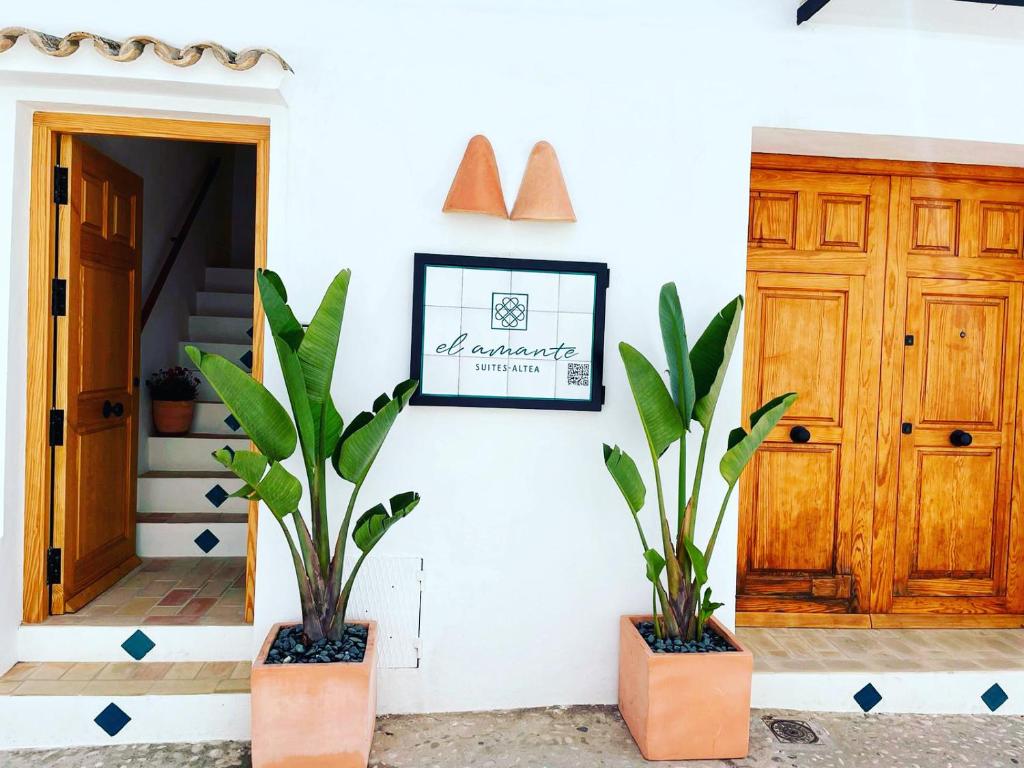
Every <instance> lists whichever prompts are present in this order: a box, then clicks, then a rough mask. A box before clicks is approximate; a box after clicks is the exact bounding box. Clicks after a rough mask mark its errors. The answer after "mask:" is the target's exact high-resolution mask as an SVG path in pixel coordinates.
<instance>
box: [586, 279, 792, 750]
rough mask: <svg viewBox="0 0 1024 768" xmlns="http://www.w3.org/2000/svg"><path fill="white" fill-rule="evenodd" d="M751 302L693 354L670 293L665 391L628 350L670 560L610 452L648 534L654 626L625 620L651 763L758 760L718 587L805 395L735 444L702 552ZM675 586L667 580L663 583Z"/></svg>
mask: <svg viewBox="0 0 1024 768" xmlns="http://www.w3.org/2000/svg"><path fill="white" fill-rule="evenodd" d="M742 309H743V299H742V297H739V296H737V297H736V298H735V299H733V300H732V301H731V302H729V304H727V305H726V306H725V308H723V309H722V311H721V312H719V313H718V314H717V315H716V316H715V317H714V318H713V319H712V321H711V323H710V325H709V326H708V327H707V329H706V330H705V331H704V333H703V334H702V335H701V336H700V338H699V339H698V340H697V343H696V344H694V345H693V348H692V349H690V347H689V344H688V342H687V338H686V329H685V325H684V322H683V313H682V309H681V307H680V304H679V294H678V292H677V291H676V286H675V284H673V283H669V284H667V285H665V286H663V287H662V289H661V296H660V302H659V318H660V321H661V334H662V341H663V344H664V348H665V356H666V358H667V362H668V374H669V375H668V378H669V382H668V385H667V386H666V383H665V381H664V379H663V377H662V375H661V373H659V371H658V369H657V368H656V367H655V366H654V365H652V364H651V362H650V361H649V360H648V359H647V358H646V357H644V356H643V355H642V354H641V353H640V352H638V351H637V350H636V349H634V348H633V347H631V346H630V345H629V344H626V343H625V342H622V343H621V344H619V353H620V355H621V356H622V361H623V363H624V365H625V368H626V376H627V378H628V379H629V386H630V389H631V390H632V393H633V399H634V400H635V402H636V407H637V410H638V411H639V414H640V422H641V425H642V426H643V431H644V436H645V437H646V440H647V448H648V451H649V453H650V456H651V463H652V465H653V475H654V482H655V486H656V488H657V505H658V515H659V517H658V522H659V530H658V535H659V536H660V545H661V548H660V551H659V549H657V548H655V547H654V546H651V545H650V544H649V543H648V538H647V535H646V534H645V533H644V529H643V526H642V524H641V522H640V517H639V513H640V510H641V509H642V508H643V506H644V502H645V500H646V496H647V489H646V486H645V485H644V481H643V479H642V478H641V476H640V472H639V470H638V469H637V465H636V463H635V462H634V461H633V459H632V458H630V456H629V455H628V454H627V453H625V452H624V451H623V450H622V449H620V448H619V447H618V446H615V447H614V448H611V447H609V446H608V445H605V446H604V461H605V466H606V467H607V469H608V472H609V473H610V474H611V476H612V478H613V479H614V480H615V483H616V484H617V485H618V487H619V490H620V491H621V492H622V495H623V497H624V498H625V500H626V505H627V506H628V507H629V511H630V513H631V515H632V517H633V521H634V523H635V524H636V529H637V531H638V532H639V534H640V545H641V547H642V552H643V557H644V560H645V562H646V572H647V578H648V580H649V581H650V582H651V585H652V615H651V616H623V617H622V618H621V619H620V622H619V643H620V644H619V710H620V711H621V713H622V717H623V719H624V720H625V721H626V724H627V725H628V726H629V730H630V732H631V733H632V734H633V738H634V739H635V740H636V743H637V745H638V746H639V747H640V751H641V752H642V753H643V756H644V757H645V758H646V759H648V760H688V759H704V760H711V759H730V758H742V757H745V756H746V755H747V750H748V743H749V717H750V684H751V677H752V673H753V657H752V656H751V654H750V652H749V651H747V650H746V649H744V648H743V646H742V645H741V644H740V642H739V641H738V640H737V639H736V637H735V636H734V635H733V634H732V633H731V632H730V631H729V630H728V629H726V628H725V627H724V626H723V625H722V624H720V623H719V622H718V621H716V620H715V618H714V616H713V614H714V612H715V610H716V609H717V608H719V607H721V605H722V604H721V603H716V602H714V601H713V600H712V596H711V594H712V593H711V588H710V587H709V586H706V585H707V581H708V563H709V561H710V560H711V556H712V554H713V552H714V549H715V542H716V540H717V539H718V534H719V531H720V530H721V527H722V521H723V519H724V517H725V513H726V511H727V510H728V507H729V499H730V497H731V496H732V492H733V490H734V489H735V487H736V484H737V482H738V481H739V477H740V474H741V473H742V471H743V469H744V467H746V465H747V463H748V462H749V461H750V460H751V458H752V457H753V456H754V453H755V451H756V450H757V448H758V446H760V445H761V443H762V442H763V441H764V439H765V438H766V437H767V436H768V433H769V432H771V430H772V429H773V428H774V427H775V425H776V424H777V423H778V422H779V420H780V419H781V418H782V417H783V415H784V414H785V413H786V411H787V410H788V409H789V407H790V406H791V405H792V404H793V402H794V401H795V400H796V394H794V393H789V394H785V395H782V396H780V397H776V398H775V399H773V400H770V401H769V402H767V403H765V404H764V405H763V406H761V407H760V408H759V409H757V410H756V411H755V412H754V413H753V414H751V416H750V425H749V428H744V427H737V428H736V429H734V430H732V432H730V433H729V439H728V447H727V450H726V452H725V455H724V456H723V457H722V459H721V461H720V462H719V465H718V469H719V473H720V474H721V476H722V478H723V479H724V480H725V484H726V490H725V495H724V498H723V500H722V502H721V505H720V506H719V508H718V515H717V517H716V518H715V522H714V527H713V528H712V531H711V534H710V538H709V540H708V542H707V543H706V545H705V546H703V547H699V546H697V544H696V542H695V541H694V534H695V531H696V522H697V515H698V511H699V509H700V506H699V503H700V501H701V500H702V499H701V495H700V493H701V484H702V479H703V476H704V464H705V458H706V454H707V447H708V438H709V435H710V431H711V423H712V419H713V417H714V415H715V408H716V406H717V404H718V397H719V394H720V393H721V390H722V382H723V380H724V378H725V372H726V370H727V368H728V366H729V360H730V357H731V356H732V351H733V346H734V344H735V341H736V334H737V332H738V331H739V323H740V315H741V312H742ZM694 422H696V423H697V424H698V425H699V426H700V428H701V430H702V433H701V441H700V449H699V452H698V454H697V457H696V464H695V467H694V476H693V483H692V486H691V487H690V489H689V494H688V493H687V480H688V473H687V466H686V448H687V446H686V435H687V433H688V432H689V431H690V428H691V426H692V425H693V424H694ZM674 443H678V444H679V445H678V457H679V461H678V493H677V496H676V499H675V502H676V504H675V509H674V510H673V512H674V513H675V514H674V515H673V517H674V518H675V524H676V532H675V535H674V536H673V533H672V529H671V526H670V524H669V509H668V506H669V504H670V503H671V501H672V500H671V499H669V500H668V501H667V500H666V498H665V492H664V486H663V483H662V476H661V459H662V457H663V456H664V455H665V453H666V452H667V451H668V449H669V448H670V447H671V446H672V445H673V444H674ZM663 577H664V580H663Z"/></svg>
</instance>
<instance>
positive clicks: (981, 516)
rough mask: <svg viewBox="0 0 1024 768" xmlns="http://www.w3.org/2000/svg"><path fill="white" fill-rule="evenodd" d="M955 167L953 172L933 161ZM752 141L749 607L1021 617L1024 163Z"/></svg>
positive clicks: (799, 621) (743, 562)
mask: <svg viewBox="0 0 1024 768" xmlns="http://www.w3.org/2000/svg"><path fill="white" fill-rule="evenodd" d="M939 171H941V172H939ZM1011 174H1012V172H1010V171H1006V170H1003V169H985V168H966V167H961V168H952V167H942V168H941V169H937V168H935V167H934V166H933V167H926V166H922V165H916V164H910V163H901V164H894V165H892V166H891V168H890V167H887V166H886V164H883V163H873V162H870V161H865V162H858V161H831V162H830V161H826V160H822V159H807V158H787V157H780V156H755V158H754V164H753V170H752V174H751V198H750V219H749V232H748V245H749V250H748V276H747V291H746V292H747V315H746V329H745V334H746V335H745V339H746V340H745V352H744V410H745V412H747V413H749V412H751V411H752V410H754V408H756V407H757V406H758V405H759V404H760V403H761V402H764V401H765V400H767V399H769V398H770V397H773V396H775V395H776V394H779V393H781V392H787V391H795V392H797V393H798V395H799V397H798V400H797V402H796V404H795V405H794V407H793V408H792V409H791V411H790V412H789V413H788V414H787V417H786V419H784V420H783V421H782V422H781V423H780V424H779V426H778V427H777V428H776V429H775V430H774V431H773V432H772V434H771V435H770V437H769V439H768V440H767V441H766V442H765V444H764V446H763V447H762V448H761V450H760V451H759V452H758V454H757V455H756V457H755V459H754V461H753V462H752V465H751V467H750V469H749V471H748V473H747V475H746V477H745V478H744V480H743V481H742V483H741V513H740V536H739V567H738V571H739V572H738V606H737V607H738V610H739V611H740V617H739V621H740V623H747V624H769V625H770V624H774V625H789V626H794V625H804V626H807V625H825V626H828V625H832V626H835V625H845V626H869V625H874V626H886V625H902V626H913V625H922V626H926V625H943V624H945V625H951V626H952V625H963V624H969V623H975V624H986V623H989V624H999V625H1006V624H1015V623H1017V624H1020V623H1022V622H1021V621H1019V620H1020V619H1021V618H1022V615H1024V604H1022V603H1024V589H1022V586H1024V585H1022V573H1021V568H1020V566H1019V565H1018V564H1017V562H1016V561H1019V560H1020V559H1021V556H1022V555H1024V539H1022V531H1021V524H1022V520H1021V515H1020V512H1019V506H1020V497H1021V493H1022V491H1024V489H1022V488H1021V482H1022V481H1021V479H1020V478H1021V466H1020V459H1019V457H1015V448H1017V447H1018V446H1020V447H1021V448H1024V440H1022V439H1020V438H1021V427H1022V426H1024V416H1022V414H1021V413H1020V412H1021V410H1022V408H1024V398H1022V397H1021V396H1020V394H1019V390H1020V388H1021V385H1022V383H1024V379H1022V378H1021V377H1019V376H1018V369H1019V362H1020V355H1021V349H1020V345H1021V338H1022V335H1024V334H1022V333H1021V327H1022V322H1024V317H1022V291H1024V183H1021V182H1018V181H1017V180H1015V179H1013V178H1006V176H1010V175H1011Z"/></svg>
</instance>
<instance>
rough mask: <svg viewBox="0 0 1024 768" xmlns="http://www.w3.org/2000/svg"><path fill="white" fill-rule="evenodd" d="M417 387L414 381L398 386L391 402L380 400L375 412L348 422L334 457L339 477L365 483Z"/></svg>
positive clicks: (364, 414) (377, 401)
mask: <svg viewBox="0 0 1024 768" xmlns="http://www.w3.org/2000/svg"><path fill="white" fill-rule="evenodd" d="M417 386H418V382H417V381H415V380H413V379H410V380H408V381H403V382H402V383H401V384H399V385H398V386H397V387H395V390H394V394H393V396H392V397H391V398H390V399H388V398H387V396H386V395H383V396H382V397H379V398H377V400H376V401H375V402H374V405H375V406H378V407H377V411H376V413H370V412H369V411H364V412H363V413H360V414H359V415H358V416H356V417H355V418H354V419H353V420H352V421H351V422H350V423H349V425H348V428H347V429H346V430H345V432H344V433H343V434H342V436H341V439H340V440H339V441H338V447H337V448H336V449H335V451H334V456H333V457H332V458H333V464H334V469H335V470H336V471H337V473H338V474H339V475H341V476H342V477H343V478H345V479H346V480H348V481H349V482H350V483H354V484H356V485H358V484H359V483H361V482H362V481H363V478H365V477H366V473H367V472H369V471H370V467H371V466H372V465H373V460H374V459H376V458H377V454H378V453H379V452H380V449H381V446H383V445H384V440H385V438H387V436H388V432H389V431H390V430H391V426H392V425H393V424H394V423H395V419H397V418H398V414H399V413H400V412H401V410H402V409H403V408H404V407H405V405H406V404H407V403H408V402H409V398H410V397H412V393H413V392H414V391H415V390H416V387H417ZM382 398H383V400H382Z"/></svg>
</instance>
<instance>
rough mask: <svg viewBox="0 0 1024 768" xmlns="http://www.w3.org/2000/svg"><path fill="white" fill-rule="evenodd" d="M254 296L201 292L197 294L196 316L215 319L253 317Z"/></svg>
mask: <svg viewBox="0 0 1024 768" xmlns="http://www.w3.org/2000/svg"><path fill="white" fill-rule="evenodd" d="M252 307H253V295H252V294H246V293H225V292H221V291H200V292H199V293H197V294H196V314H199V315H213V316H215V317H246V316H251V315H252Z"/></svg>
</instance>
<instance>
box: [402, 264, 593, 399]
mask: <svg viewBox="0 0 1024 768" xmlns="http://www.w3.org/2000/svg"><path fill="white" fill-rule="evenodd" d="M430 258H431V257H426V256H424V259H425V260H424V262H423V263H418V264H417V267H418V274H417V280H416V282H417V288H418V289H419V290H420V291H421V292H422V294H421V299H420V301H417V302H416V305H417V306H416V309H417V311H418V312H421V313H422V314H421V317H420V318H419V319H417V318H414V321H413V322H414V332H413V337H414V346H416V347H418V349H414V350H413V355H414V359H413V364H412V367H413V369H414V370H413V374H414V377H415V378H419V379H420V389H419V392H418V393H417V396H416V398H415V399H414V402H418V403H433V404H449V405H501V406H513V407H538V408H545V407H548V408H573V407H575V408H580V409H584V408H585V409H591V407H592V406H593V404H594V403H595V402H596V404H597V407H600V397H595V393H598V394H600V383H601V382H600V380H597V381H595V373H596V374H597V375H598V376H599V375H600V368H599V366H598V368H597V370H596V371H595V363H599V361H598V360H596V359H595V327H598V324H597V323H596V322H595V321H596V320H597V317H596V315H597V313H598V309H599V307H600V310H601V317H600V320H601V322H600V329H601V330H602V331H603V298H604V288H605V285H606V284H607V278H606V275H607V270H606V269H605V268H604V266H603V265H589V264H588V265H584V266H586V267H587V268H589V270H590V271H579V270H573V268H572V267H573V265H572V264H559V263H558V262H524V261H520V260H514V259H479V260H477V259H472V258H469V257H432V258H434V259H435V260H436V261H445V260H449V261H453V262H456V263H430V261H428V260H427V259H430ZM503 262H508V264H509V265H512V264H516V265H517V266H516V267H515V268H511V267H510V266H506V265H505V264H503ZM530 264H533V265H539V266H540V267H541V268H536V267H534V268H532V269H531V268H530V266H529V265H530ZM551 264H556V265H558V266H560V267H561V266H564V267H565V269H564V271H562V270H559V271H553V269H552V268H551V266H550V265H551ZM595 266H596V267H599V268H598V269H594V267H595ZM503 267H504V268H503ZM599 299H600V300H601V301H600V302H599ZM417 323H419V327H418V328H417V327H416V326H417ZM417 336H419V344H416V341H417ZM417 354H418V360H417V359H416V356H417ZM417 362H418V365H417ZM417 368H418V370H416V369H417ZM445 399H450V401H449V402H445ZM488 400H490V401H491V402H486V401H488ZM556 403H560V404H562V405H555V404H556Z"/></svg>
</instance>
